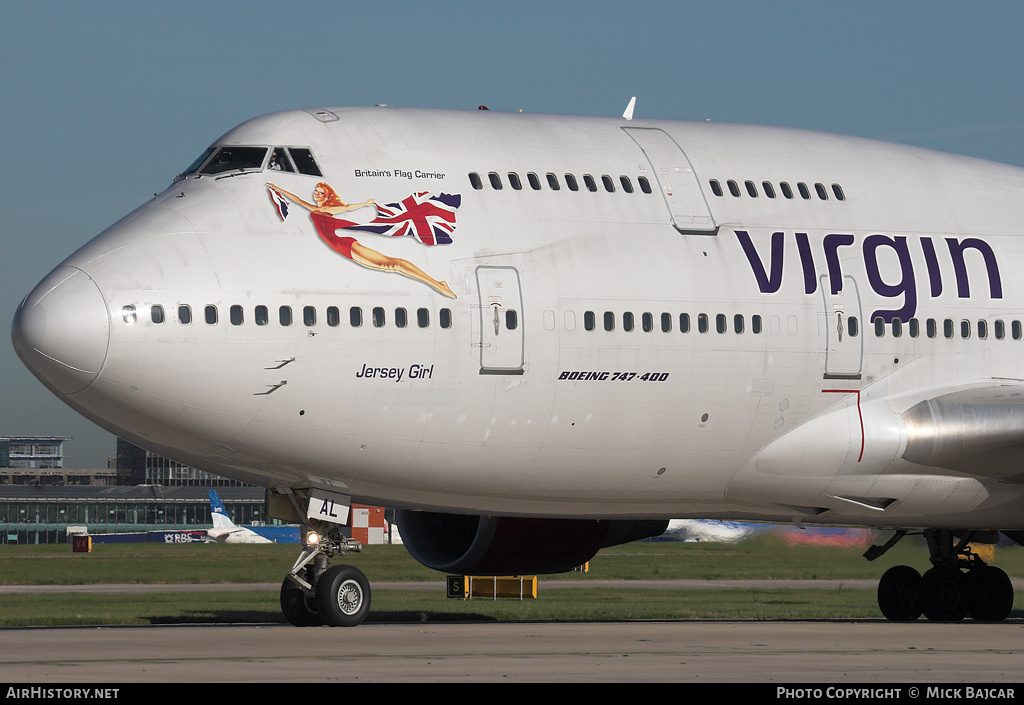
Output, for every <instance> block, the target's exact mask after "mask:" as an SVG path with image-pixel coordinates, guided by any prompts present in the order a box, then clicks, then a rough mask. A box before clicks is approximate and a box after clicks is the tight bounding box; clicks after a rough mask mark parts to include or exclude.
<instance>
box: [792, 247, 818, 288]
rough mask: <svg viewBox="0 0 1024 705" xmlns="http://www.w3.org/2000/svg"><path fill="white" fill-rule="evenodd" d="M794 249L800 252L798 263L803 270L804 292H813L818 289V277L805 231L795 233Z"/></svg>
mask: <svg viewBox="0 0 1024 705" xmlns="http://www.w3.org/2000/svg"><path fill="white" fill-rule="evenodd" d="M796 249H797V251H798V252H799V253H800V265H801V267H803V270H804V293H805V294H813V293H814V292H815V291H817V290H818V277H816V276H815V272H814V256H813V255H811V245H810V243H809V242H807V233H797V234H796Z"/></svg>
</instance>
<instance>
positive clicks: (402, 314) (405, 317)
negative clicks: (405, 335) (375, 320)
mask: <svg viewBox="0 0 1024 705" xmlns="http://www.w3.org/2000/svg"><path fill="white" fill-rule="evenodd" d="M395 325H396V326H397V327H399V328H405V327H406V326H407V325H409V313H408V311H406V310H405V309H404V308H396V309H395Z"/></svg>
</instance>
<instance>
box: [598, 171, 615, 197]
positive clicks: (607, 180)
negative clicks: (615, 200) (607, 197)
mask: <svg viewBox="0 0 1024 705" xmlns="http://www.w3.org/2000/svg"><path fill="white" fill-rule="evenodd" d="M601 183H602V184H604V190H605V191H607V192H608V193H615V183H614V182H613V181H612V177H610V176H608V174H604V175H602V176H601Z"/></svg>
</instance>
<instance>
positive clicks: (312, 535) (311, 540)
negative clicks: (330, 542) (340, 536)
mask: <svg viewBox="0 0 1024 705" xmlns="http://www.w3.org/2000/svg"><path fill="white" fill-rule="evenodd" d="M318 543H320V534H318V533H317V532H315V531H310V532H309V533H307V534H306V545H307V546H316V545H317V544H318Z"/></svg>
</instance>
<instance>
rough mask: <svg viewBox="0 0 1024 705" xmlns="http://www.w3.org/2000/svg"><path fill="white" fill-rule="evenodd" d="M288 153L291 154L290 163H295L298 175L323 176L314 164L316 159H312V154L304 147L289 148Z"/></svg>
mask: <svg viewBox="0 0 1024 705" xmlns="http://www.w3.org/2000/svg"><path fill="white" fill-rule="evenodd" d="M288 153H289V154H291V156H292V161H293V162H295V166H296V167H297V168H298V170H299V173H300V174H305V175H306V176H323V173H322V172H321V171H320V167H319V166H317V164H316V159H314V158H313V152H311V151H310V150H308V149H306V148H304V147H289V148H288Z"/></svg>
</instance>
